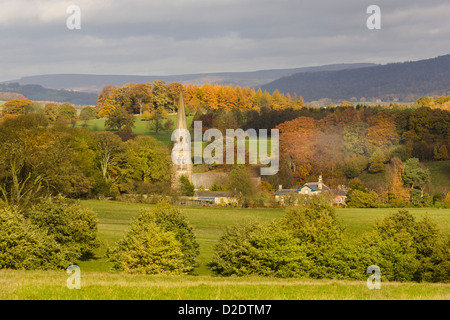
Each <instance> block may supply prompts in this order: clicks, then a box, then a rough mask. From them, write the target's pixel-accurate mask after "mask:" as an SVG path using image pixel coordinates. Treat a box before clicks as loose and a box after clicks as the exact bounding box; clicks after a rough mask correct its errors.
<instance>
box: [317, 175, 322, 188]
mask: <svg viewBox="0 0 450 320" xmlns="http://www.w3.org/2000/svg"><path fill="white" fill-rule="evenodd" d="M317 186H318V187H319V190H322V175H320V176H319V183H318V184H317Z"/></svg>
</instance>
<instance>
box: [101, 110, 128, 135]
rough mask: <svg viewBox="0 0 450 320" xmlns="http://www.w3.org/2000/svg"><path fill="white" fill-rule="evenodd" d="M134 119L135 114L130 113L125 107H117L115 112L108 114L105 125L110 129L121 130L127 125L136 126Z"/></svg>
mask: <svg viewBox="0 0 450 320" xmlns="http://www.w3.org/2000/svg"><path fill="white" fill-rule="evenodd" d="M134 121H135V117H134V115H132V114H130V113H128V111H127V110H126V109H125V108H124V107H116V108H115V110H114V112H112V113H111V114H110V115H108V117H107V119H106V121H105V127H106V128H108V129H110V130H114V129H117V130H118V131H120V130H122V128H124V127H127V126H129V127H132V128H134Z"/></svg>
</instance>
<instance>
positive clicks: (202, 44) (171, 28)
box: [0, 0, 450, 81]
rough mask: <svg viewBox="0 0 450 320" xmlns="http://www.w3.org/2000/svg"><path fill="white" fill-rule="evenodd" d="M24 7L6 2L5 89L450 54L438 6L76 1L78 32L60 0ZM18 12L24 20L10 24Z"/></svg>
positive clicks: (0, 35)
mask: <svg viewBox="0 0 450 320" xmlns="http://www.w3.org/2000/svg"><path fill="white" fill-rule="evenodd" d="M4 1H5V2H4ZM26 2H27V1H25V0H20V1H12V0H3V1H2V4H0V41H1V42H2V46H1V47H0V81H2V80H10V79H14V78H18V77H20V76H26V75H30V74H48V73H105V74H160V75H164V74H174V73H197V72H219V71H249V70H260V69H270V68H289V67H301V66H308V65H319V64H328V63H339V62H376V63H387V62H395V61H401V60H404V59H409V60H416V59H422V58H429V57H433V56H437V55H442V54H446V53H450V45H449V44H448V39H449V35H450V34H449V33H450V20H449V19H448V18H447V17H448V15H449V13H450V4H449V3H448V2H445V1H437V0H431V1H427V2H424V1H418V0H401V1H388V0H379V1H375V2H376V3H375V2H373V3H372V1H361V0H344V1H339V2H337V1H332V0H325V1H317V0H305V1H296V0H278V1H273V0H272V1H269V0H248V1H237V0H233V1H225V0H220V1H217V0H216V1H212V0H176V1H174V0H172V1H168V0H166V1H163V0H153V1H144V0H133V1H119V0H98V1H87V0H78V1H73V3H79V5H80V7H81V10H82V29H81V30H79V31H69V30H68V29H67V28H66V27H65V19H66V17H67V14H66V13H65V12H60V11H61V10H62V9H64V6H63V5H61V2H59V1H58V3H60V4H58V6H57V7H53V6H51V5H50V4H51V3H55V4H56V3H57V1H56V0H48V1H47V2H38V1H32V0H30V1H28V2H29V3H30V7H29V8H28V9H26V8H25V7H24V3H26ZM5 3H6V4H5ZM14 3H17V5H16V6H22V7H14ZM36 3H47V4H48V5H46V6H45V5H43V4H41V5H40V6H38V5H37V4H36ZM65 3H66V2H64V5H65ZM67 3H72V2H71V1H70V2H67ZM374 3H375V4H378V5H379V6H380V7H381V10H382V29H381V30H376V31H370V30H368V29H367V28H366V26H365V24H366V19H367V17H368V14H367V13H366V8H367V7H368V6H369V5H371V4H374ZM2 8H3V9H4V14H3V15H2V13H1V9H2ZM21 8H25V9H21ZM33 8H34V10H37V9H39V8H41V9H42V10H44V12H43V13H36V12H33ZM61 8H62V9H61ZM21 10H22V11H23V13H22V16H23V21H21V19H20V17H18V18H17V19H10V18H8V17H6V16H5V15H6V14H7V13H9V14H17V12H22V11H21ZM2 18H3V21H2Z"/></svg>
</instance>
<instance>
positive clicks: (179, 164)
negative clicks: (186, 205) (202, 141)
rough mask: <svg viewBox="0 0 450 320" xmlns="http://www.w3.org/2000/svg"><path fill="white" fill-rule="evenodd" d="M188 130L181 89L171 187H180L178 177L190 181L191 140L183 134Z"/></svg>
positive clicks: (173, 151)
mask: <svg viewBox="0 0 450 320" xmlns="http://www.w3.org/2000/svg"><path fill="white" fill-rule="evenodd" d="M183 132H189V130H188V127H187V121H186V113H185V111H184V101H183V91H181V92H180V99H179V101H178V113H177V123H176V127H175V138H176V140H175V141H174V144H173V149H172V162H173V169H172V170H173V172H172V187H173V188H179V187H180V178H181V177H182V176H186V177H187V178H188V179H189V181H190V182H192V168H193V165H192V158H191V141H190V139H188V137H189V136H187V135H186V134H183Z"/></svg>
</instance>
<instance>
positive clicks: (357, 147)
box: [342, 122, 368, 155]
mask: <svg viewBox="0 0 450 320" xmlns="http://www.w3.org/2000/svg"><path fill="white" fill-rule="evenodd" d="M366 135H367V124H366V123H364V122H352V123H350V124H348V125H346V126H345V127H344V130H343V132H342V136H343V138H344V146H345V148H346V149H347V150H348V151H350V152H351V153H354V154H357V155H364V154H366V153H367V152H368V142H367V139H366Z"/></svg>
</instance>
